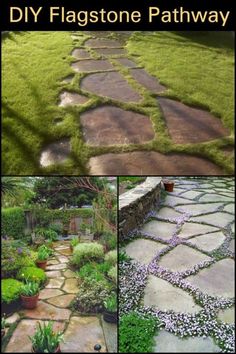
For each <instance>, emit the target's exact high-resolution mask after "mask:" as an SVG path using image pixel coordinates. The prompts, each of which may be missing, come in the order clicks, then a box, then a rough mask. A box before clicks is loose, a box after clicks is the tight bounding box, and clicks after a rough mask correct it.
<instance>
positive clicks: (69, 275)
mask: <svg viewBox="0 0 236 354" xmlns="http://www.w3.org/2000/svg"><path fill="white" fill-rule="evenodd" d="M63 275H64V277H66V278H75V277H76V274H75V273H74V272H72V271H71V270H70V269H67V270H66V271H65V272H64V273H63Z"/></svg>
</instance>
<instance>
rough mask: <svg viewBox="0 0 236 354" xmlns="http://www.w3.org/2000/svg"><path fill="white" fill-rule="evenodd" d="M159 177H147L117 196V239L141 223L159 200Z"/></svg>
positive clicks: (160, 179) (120, 238) (123, 236)
mask: <svg viewBox="0 0 236 354" xmlns="http://www.w3.org/2000/svg"><path fill="white" fill-rule="evenodd" d="M161 181H162V178H161V177H147V179H146V180H145V182H143V183H142V184H139V185H138V186H137V187H135V188H134V189H131V190H129V191H128V192H126V193H124V194H121V195H120V197H119V240H120V241H122V240H124V238H125V236H126V235H127V234H128V233H129V232H131V231H133V230H134V229H136V228H137V227H138V226H139V225H141V224H142V223H143V220H144V218H145V216H146V215H147V214H148V212H149V211H150V210H151V209H153V207H154V206H156V205H157V204H158V203H159V202H160V195H161Z"/></svg>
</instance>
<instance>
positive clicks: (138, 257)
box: [125, 239, 165, 264]
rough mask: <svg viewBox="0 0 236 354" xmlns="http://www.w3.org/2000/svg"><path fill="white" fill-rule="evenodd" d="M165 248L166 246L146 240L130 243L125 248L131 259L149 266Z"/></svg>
mask: <svg viewBox="0 0 236 354" xmlns="http://www.w3.org/2000/svg"><path fill="white" fill-rule="evenodd" d="M164 248H165V245H163V244H161V243H159V242H155V241H151V240H144V239H137V240H135V241H132V242H130V243H129V244H128V245H127V246H126V247H125V252H126V253H127V255H128V256H129V257H130V258H133V259H134V260H135V261H137V262H140V263H142V264H149V263H150V262H151V261H152V259H153V258H154V257H155V256H156V255H157V253H158V252H159V251H161V250H162V249H164Z"/></svg>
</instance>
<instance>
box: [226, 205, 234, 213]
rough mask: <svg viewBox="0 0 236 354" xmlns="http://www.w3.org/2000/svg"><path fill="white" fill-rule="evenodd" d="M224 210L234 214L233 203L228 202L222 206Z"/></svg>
mask: <svg viewBox="0 0 236 354" xmlns="http://www.w3.org/2000/svg"><path fill="white" fill-rule="evenodd" d="M224 211H227V213H231V214H235V204H233V203H232V204H228V205H226V206H225V207H224Z"/></svg>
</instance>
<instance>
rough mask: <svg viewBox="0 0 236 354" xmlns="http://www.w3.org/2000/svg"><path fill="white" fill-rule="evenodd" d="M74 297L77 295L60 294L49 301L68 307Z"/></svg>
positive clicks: (55, 304) (58, 305)
mask: <svg viewBox="0 0 236 354" xmlns="http://www.w3.org/2000/svg"><path fill="white" fill-rule="evenodd" d="M74 298H75V295H72V294H67V295H60V296H56V297H52V298H50V299H49V300H47V302H49V303H50V304H52V305H54V306H57V307H61V308H67V307H69V305H70V303H71V301H72V300H74Z"/></svg>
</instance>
